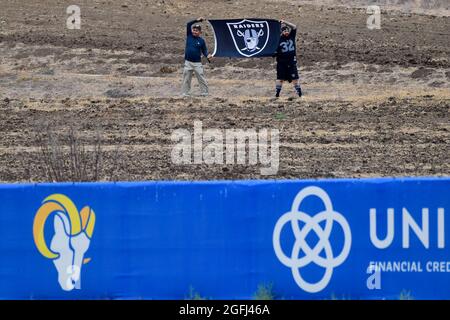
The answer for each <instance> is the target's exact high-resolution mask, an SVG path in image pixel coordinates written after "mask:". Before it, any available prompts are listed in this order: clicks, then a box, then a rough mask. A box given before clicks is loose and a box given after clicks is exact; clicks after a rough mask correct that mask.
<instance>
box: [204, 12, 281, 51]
mask: <svg viewBox="0 0 450 320" xmlns="http://www.w3.org/2000/svg"><path fill="white" fill-rule="evenodd" d="M208 21H209V22H210V23H211V25H212V27H213V30H214V36H215V49H214V53H213V56H215V57H233V58H254V57H269V56H272V55H273V54H274V53H275V52H276V50H277V48H278V43H279V41H280V33H281V23H280V22H279V21H277V20H272V19H229V20H208Z"/></svg>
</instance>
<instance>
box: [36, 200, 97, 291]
mask: <svg viewBox="0 0 450 320" xmlns="http://www.w3.org/2000/svg"><path fill="white" fill-rule="evenodd" d="M52 214H54V218H53V228H54V231H55V233H54V235H53V237H52V240H51V242H50V245H47V243H46V240H45V234H44V231H45V230H44V228H45V224H46V221H47V219H48V218H49V217H50V215H52ZM95 220H96V216H95V213H94V211H93V210H92V209H91V208H90V207H88V206H86V207H84V208H83V209H82V210H81V211H80V212H78V209H77V207H76V206H75V204H74V203H73V202H72V200H70V199H69V198H68V197H67V196H65V195H63V194H53V195H51V196H49V197H47V198H45V199H44V201H43V202H42V205H41V207H40V208H39V209H38V211H37V212H36V215H35V217H34V223H33V238H34V243H35V244H36V247H37V249H38V250H39V252H40V253H41V254H42V255H43V256H44V257H45V258H48V259H52V260H53V263H54V265H55V267H56V270H57V271H58V282H59V284H60V286H61V288H62V289H63V290H65V291H71V290H73V289H81V268H82V266H83V264H86V263H88V262H89V261H90V260H91V259H90V258H85V257H84V255H85V253H86V252H87V250H88V249H89V245H90V242H91V239H92V235H93V233H94V227H95Z"/></svg>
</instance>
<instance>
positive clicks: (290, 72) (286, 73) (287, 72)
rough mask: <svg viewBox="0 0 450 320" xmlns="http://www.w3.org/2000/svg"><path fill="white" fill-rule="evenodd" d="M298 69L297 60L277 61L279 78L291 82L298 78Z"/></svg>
mask: <svg viewBox="0 0 450 320" xmlns="http://www.w3.org/2000/svg"><path fill="white" fill-rule="evenodd" d="M298 79H299V76H298V69H297V62H296V61H287V62H285V61H279V62H278V63H277V80H284V81H289V82H291V81H292V80H298Z"/></svg>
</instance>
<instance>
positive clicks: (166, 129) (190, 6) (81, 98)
mask: <svg viewBox="0 0 450 320" xmlns="http://www.w3.org/2000/svg"><path fill="white" fill-rule="evenodd" d="M76 2H77V3H76V4H77V5H79V6H80V7H81V10H82V12H81V14H82V26H81V30H68V29H66V27H65V26H66V17H67V15H66V14H65V9H66V7H67V6H68V5H70V4H73V3H72V2H70V1H62V0H41V1H27V2H25V3H24V2H23V1H15V0H14V1H13V0H0V8H1V10H0V181H3V182H17V181H49V180H54V179H52V178H51V177H50V176H49V174H48V172H47V170H48V168H47V167H46V165H45V157H44V156H43V153H42V151H43V150H42V145H43V143H42V139H43V137H44V138H46V139H49V137H50V138H51V137H52V136H54V137H56V138H55V139H56V140H57V141H60V142H61V144H62V145H63V146H64V145H67V146H66V148H63V149H62V150H63V151H62V152H63V153H64V152H66V151H65V150H68V148H69V147H68V145H69V142H67V141H68V137H69V131H70V129H73V130H75V132H76V136H77V139H79V140H78V143H79V144H80V145H82V146H86V154H88V155H89V156H90V157H91V156H92V155H93V154H94V153H95V150H94V149H95V145H96V143H99V144H100V145H101V157H100V159H99V162H100V164H98V163H97V164H96V165H97V167H98V168H99V173H98V177H97V178H98V179H100V180H168V179H181V180H199V179H200V180H205V179H247V178H251V179H253V178H263V179H265V178H275V179H281V178H290V179H291V178H317V177H374V176H448V175H450V162H449V156H450V17H449V16H450V15H449V10H450V8H449V7H448V4H447V2H446V1H441V2H439V1H433V2H432V5H431V4H429V3H428V4H427V5H425V4H422V5H420V6H416V7H414V8H412V7H408V8H405V7H404V6H401V3H402V2H401V1H399V2H398V3H397V2H396V1H394V2H392V3H390V5H389V6H387V5H386V6H382V10H383V11H382V24H381V30H369V29H367V27H366V19H367V17H368V15H367V14H366V11H365V8H364V7H362V6H361V5H362V2H361V1H359V2H356V3H357V4H358V5H359V7H358V6H348V5H346V3H347V2H346V1H324V2H322V3H321V4H320V5H318V4H317V3H318V2H312V1H275V0H264V1H233V0H230V1H219V0H204V1H202V2H201V5H199V2H198V1H182V0H164V1H163V0H159V1H143V0H136V1H99V0H95V1H92V0H90V1H86V0H83V1H81V0H77V1H76ZM373 3H375V1H373ZM336 4H338V5H336ZM391 4H392V5H391ZM335 5H336V6H335ZM196 6H198V7H196ZM411 12H413V13H411ZM197 16H204V17H206V18H211V19H212V18H236V17H267V18H278V19H285V20H289V21H292V22H294V23H296V24H298V26H299V36H298V40H297V45H298V58H299V61H300V74H301V82H302V85H303V88H304V92H305V96H304V97H303V98H302V99H298V98H296V97H295V95H294V91H293V89H292V88H291V87H288V86H286V87H285V88H284V89H283V97H282V98H280V99H279V100H276V99H274V98H272V96H273V95H274V92H273V91H274V79H275V62H274V61H273V59H272V58H264V59H251V60H244V59H239V60H235V59H216V60H215V61H214V62H213V63H212V64H207V65H206V73H207V77H208V80H209V83H210V89H211V96H210V97H208V98H202V99H200V98H192V99H183V98H181V96H180V87H181V75H182V63H183V53H184V41H185V38H184V37H185V24H186V22H187V21H188V20H190V19H191V18H194V17H197ZM205 38H206V39H207V42H208V45H209V49H210V50H211V51H212V50H213V44H214V42H213V38H212V33H211V30H210V29H209V28H208V27H206V31H205ZM194 84H196V82H195V80H194ZM195 89H196V91H197V90H198V89H197V88H195ZM195 120H201V121H203V127H204V128H218V129H233V128H234V129H261V128H272V129H278V130H279V131H280V169H279V171H278V174H277V175H275V176H262V175H260V170H259V169H260V166H259V165H258V166H251V165H185V166H180V165H176V164H173V163H172V161H171V150H172V148H173V145H174V143H173V142H172V141H171V134H172V132H173V131H174V130H175V129H179V128H185V129H188V130H190V131H192V130H193V125H194V121H195ZM56 140H52V139H50V140H48V141H53V143H55V142H54V141H56ZM46 141H47V140H46ZM96 141H100V142H96ZM49 144H50V145H52V142H49ZM67 152H69V151H67ZM89 159H90V160H86V163H87V164H86V167H87V169H86V170H87V171H89V170H93V169H92V167H93V162H95V159H94V158H92V159H91V158H89ZM69 160H70V159H62V160H61V161H62V162H63V163H62V164H61V166H62V167H70V163H69V162H70V161H69ZM71 179H72V178H71V177H70V175H67V176H64V179H63V180H71ZM75 180H76V179H75ZM87 180H90V179H87Z"/></svg>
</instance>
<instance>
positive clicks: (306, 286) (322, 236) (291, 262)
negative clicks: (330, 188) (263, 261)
mask: <svg viewBox="0 0 450 320" xmlns="http://www.w3.org/2000/svg"><path fill="white" fill-rule="evenodd" d="M309 196H316V197H318V198H320V199H321V200H322V202H323V204H324V205H325V211H322V212H320V213H318V214H316V215H314V216H310V215H308V214H306V213H304V212H301V211H300V210H299V209H300V204H301V203H302V201H303V200H304V199H305V198H306V197H309ZM323 221H325V226H324V228H322V227H321V225H320V223H321V222H323ZM335 221H336V222H337V223H338V224H339V225H340V226H341V228H342V230H343V232H344V238H345V240H344V246H343V248H342V250H341V252H340V254H339V255H338V256H337V257H334V256H333V249H332V247H331V243H330V233H331V230H332V227H333V223H334V222H335ZM289 222H290V223H291V227H292V231H293V233H294V236H295V243H294V246H293V248H292V252H291V256H290V257H288V256H286V255H285V254H284V252H283V249H282V248H281V243H280V236H281V231H282V229H283V227H284V225H285V224H287V223H289ZM299 222H302V223H304V225H303V227H302V228H300V224H299ZM311 231H313V232H314V233H315V234H316V235H317V237H318V238H319V241H318V242H317V244H316V245H315V246H314V247H313V248H311V246H309V245H308V243H307V242H306V237H307V236H308V234H309V233H310V232H311ZM351 243H352V234H351V231H350V226H349V225H348V222H347V220H346V219H345V218H344V216H343V215H341V214H340V213H339V212H336V211H334V210H333V205H332V204H331V200H330V197H329V196H328V194H327V193H326V192H325V191H324V190H322V189H321V188H319V187H307V188H304V189H303V190H301V191H300V192H299V193H298V194H297V196H296V197H295V199H294V202H293V203H292V208H291V211H290V212H287V213H285V214H284V215H282V216H281V217H280V219H278V221H277V223H276V225H275V229H274V231H273V247H274V250H275V254H276V255H277V257H278V259H279V260H280V261H281V263H282V264H284V265H285V266H287V267H289V268H291V270H292V275H293V277H294V280H295V282H296V283H297V285H298V286H299V287H300V288H301V289H303V290H305V291H307V292H311V293H315V292H319V291H321V290H323V289H324V288H325V287H326V286H327V285H328V283H329V282H330V279H331V276H332V274H333V269H334V268H335V267H337V266H339V265H341V264H342V263H343V262H344V261H345V259H347V256H348V254H349V252H350V247H351ZM301 251H303V254H304V256H302V257H300V252H301ZM322 251H324V253H325V257H323V256H321V255H320V254H321V252H322ZM310 263H314V264H316V265H318V266H320V267H322V268H324V269H325V273H324V275H323V277H322V279H321V280H320V281H318V282H316V283H310V282H308V281H306V280H305V279H304V278H303V277H302V275H301V273H300V270H301V268H303V267H305V266H307V265H309V264H310Z"/></svg>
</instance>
